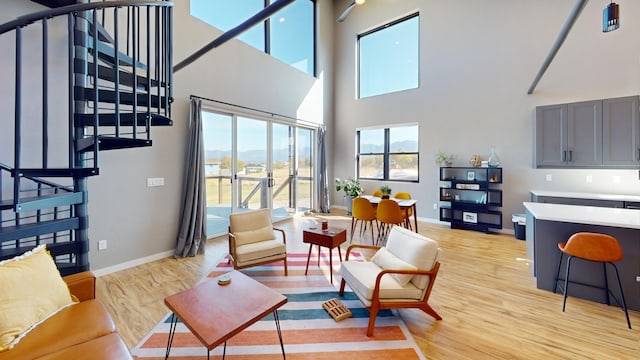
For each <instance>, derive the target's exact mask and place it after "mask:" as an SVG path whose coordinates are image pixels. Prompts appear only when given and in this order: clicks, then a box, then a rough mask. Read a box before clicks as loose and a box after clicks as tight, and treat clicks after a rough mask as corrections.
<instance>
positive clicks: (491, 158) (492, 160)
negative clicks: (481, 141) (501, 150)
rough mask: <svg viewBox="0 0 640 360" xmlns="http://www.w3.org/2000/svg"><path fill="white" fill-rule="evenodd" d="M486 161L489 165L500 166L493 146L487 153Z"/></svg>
mask: <svg viewBox="0 0 640 360" xmlns="http://www.w3.org/2000/svg"><path fill="white" fill-rule="evenodd" d="M487 163H488V164H489V167H493V168H495V167H498V166H500V157H498V154H496V148H495V146H492V147H491V153H490V154H489V159H487Z"/></svg>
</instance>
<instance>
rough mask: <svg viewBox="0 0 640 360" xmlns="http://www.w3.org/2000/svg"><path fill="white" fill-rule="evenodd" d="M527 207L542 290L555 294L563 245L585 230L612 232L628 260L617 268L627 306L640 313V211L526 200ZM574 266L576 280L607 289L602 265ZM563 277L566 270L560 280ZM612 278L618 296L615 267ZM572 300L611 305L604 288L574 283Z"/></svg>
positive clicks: (529, 242) (530, 246) (529, 241)
mask: <svg viewBox="0 0 640 360" xmlns="http://www.w3.org/2000/svg"><path fill="white" fill-rule="evenodd" d="M524 207H525V209H526V212H527V214H526V233H527V236H526V247H527V258H528V259H531V260H533V267H532V269H531V270H532V274H533V276H534V277H535V283H536V287H537V288H538V289H544V290H549V291H554V283H555V277H556V275H557V272H558V265H559V261H560V250H558V243H559V242H565V241H567V240H568V239H569V237H571V235H573V234H575V233H577V232H582V231H585V232H596V233H602V234H609V235H611V236H613V237H615V238H616V239H618V242H619V243H620V246H621V247H622V251H623V253H624V258H623V259H622V261H619V262H616V266H617V267H618V271H619V273H620V281H621V283H622V288H623V289H624V295H625V300H626V302H627V307H628V308H629V309H632V310H636V311H640V282H637V281H636V277H638V276H640V210H634V209H624V208H609V207H598V206H581V205H564V204H554V203H533V202H525V203H524ZM565 259H566V257H565ZM565 261H566V260H565ZM571 268H572V269H573V271H572V272H571V280H572V281H577V282H580V283H583V284H591V285H594V286H604V283H605V279H604V273H603V270H602V265H601V264H600V263H595V262H590V261H573V262H572V263H571ZM563 269H564V261H563ZM563 277H564V275H563V272H562V271H561V273H560V278H561V279H562V278H563ZM607 279H608V282H609V285H610V287H611V290H612V291H613V293H614V294H618V291H619V290H618V287H617V281H616V279H615V273H614V272H613V269H611V268H610V267H609V266H608V271H607ZM569 296H570V297H572V296H573V297H579V298H583V299H588V300H592V301H597V302H600V303H605V302H606V293H605V291H604V290H601V289H596V288H594V287H590V286H584V285H580V284H573V283H572V284H571V286H570V287H569ZM558 306H561V305H560V304H558ZM612 311H614V310H613V309H612Z"/></svg>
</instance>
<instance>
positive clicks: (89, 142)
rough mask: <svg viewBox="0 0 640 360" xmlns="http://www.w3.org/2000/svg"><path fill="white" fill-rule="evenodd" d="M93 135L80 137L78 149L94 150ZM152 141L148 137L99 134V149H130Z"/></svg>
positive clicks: (81, 150)
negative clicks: (134, 137) (138, 137)
mask: <svg viewBox="0 0 640 360" xmlns="http://www.w3.org/2000/svg"><path fill="white" fill-rule="evenodd" d="M93 140H94V138H93V137H88V138H84V139H80V140H78V141H77V145H76V147H77V150H78V151H80V152H87V151H92V150H93V143H94V141H93ZM151 145H152V141H151V140H147V139H131V138H123V137H115V136H106V135H100V136H98V150H100V151H104V150H117V149H130V148H137V147H146V146H151Z"/></svg>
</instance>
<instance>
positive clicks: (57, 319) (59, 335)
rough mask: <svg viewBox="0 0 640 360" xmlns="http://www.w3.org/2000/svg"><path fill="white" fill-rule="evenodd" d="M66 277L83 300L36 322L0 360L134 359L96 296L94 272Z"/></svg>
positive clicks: (1, 355) (68, 283)
mask: <svg viewBox="0 0 640 360" xmlns="http://www.w3.org/2000/svg"><path fill="white" fill-rule="evenodd" d="M64 281H65V282H66V283H67V285H68V286H69V290H70V291H71V294H73V295H75V296H76V297H77V298H78V300H80V302H79V303H77V304H75V305H72V306H68V307H66V308H64V309H62V310H61V311H60V312H58V313H56V314H55V315H53V316H51V317H50V318H48V319H46V320H45V321H44V322H42V323H41V324H40V325H38V326H36V327H35V328H34V329H33V330H31V331H30V332H29V333H28V334H27V335H26V336H25V337H24V338H23V339H22V340H20V342H19V343H18V344H17V345H16V346H15V347H14V348H13V349H11V350H8V351H4V352H0V360H8V359H12V360H19V359H42V360H51V359H92V360H101V359H105V360H106V359H119V360H120V359H132V357H131V354H130V353H129V349H127V346H126V344H125V343H124V341H123V340H122V338H121V337H120V335H118V333H117V332H116V326H115V324H114V323H113V320H112V319H111V315H110V314H109V312H108V311H107V308H105V306H104V305H103V304H102V303H101V302H100V301H99V300H97V299H96V298H95V283H96V278H95V275H93V273H91V272H89V271H86V272H82V273H78V274H73V275H69V276H66V277H64Z"/></svg>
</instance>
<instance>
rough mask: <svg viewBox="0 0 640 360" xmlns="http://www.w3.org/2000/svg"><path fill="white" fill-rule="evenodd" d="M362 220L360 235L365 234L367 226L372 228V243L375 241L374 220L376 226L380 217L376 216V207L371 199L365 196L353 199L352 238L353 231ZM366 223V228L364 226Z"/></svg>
mask: <svg viewBox="0 0 640 360" xmlns="http://www.w3.org/2000/svg"><path fill="white" fill-rule="evenodd" d="M358 221H360V236H363V235H364V233H365V232H366V231H367V226H369V227H370V228H371V243H372V244H373V242H374V241H375V238H374V237H373V222H374V221H375V222H376V228H377V227H378V219H377V218H376V208H375V207H373V205H372V204H371V201H369V200H368V199H366V198H363V197H357V198H355V199H353V208H352V209H351V239H349V242H351V241H352V240H353V233H354V232H355V230H356V226H358ZM362 224H364V229H363V227H362Z"/></svg>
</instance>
